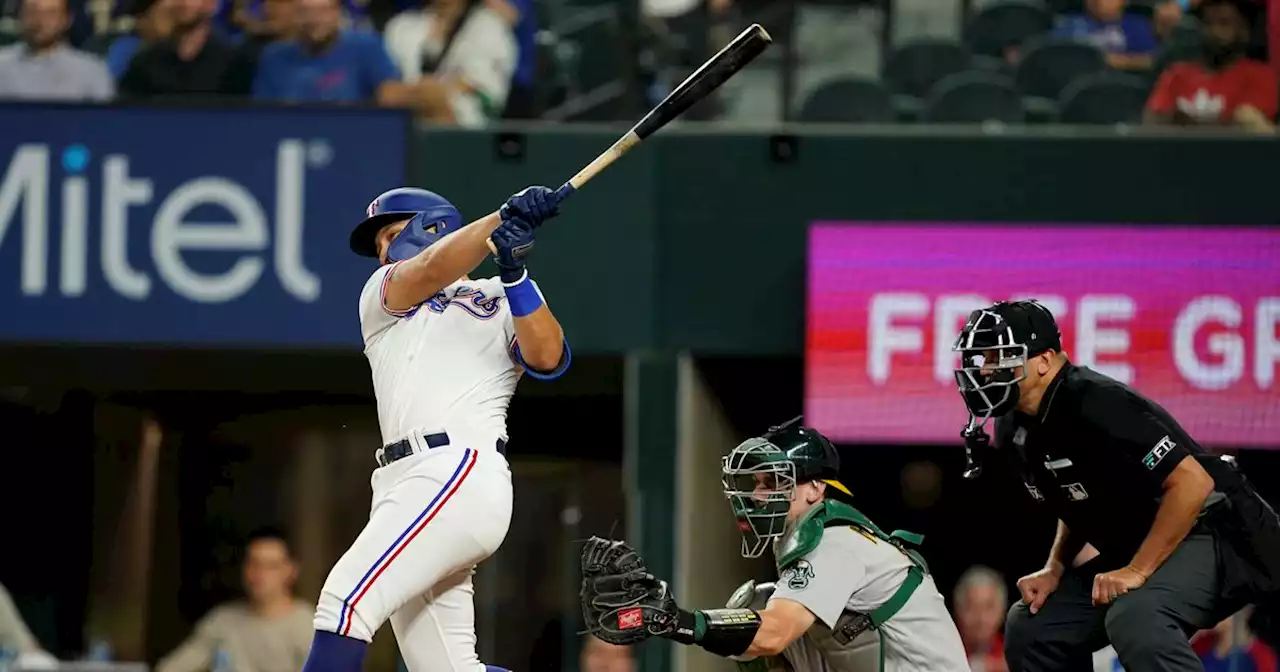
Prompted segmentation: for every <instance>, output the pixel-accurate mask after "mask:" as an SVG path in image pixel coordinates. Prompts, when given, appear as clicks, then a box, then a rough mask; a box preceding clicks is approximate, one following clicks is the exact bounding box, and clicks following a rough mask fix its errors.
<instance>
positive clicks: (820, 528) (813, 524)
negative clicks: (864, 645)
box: [775, 500, 929, 669]
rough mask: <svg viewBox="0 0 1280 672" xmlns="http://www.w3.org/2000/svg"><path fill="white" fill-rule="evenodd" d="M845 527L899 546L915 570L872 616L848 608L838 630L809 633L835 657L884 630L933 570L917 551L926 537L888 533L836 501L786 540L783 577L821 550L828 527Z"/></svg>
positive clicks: (821, 508)
mask: <svg viewBox="0 0 1280 672" xmlns="http://www.w3.org/2000/svg"><path fill="white" fill-rule="evenodd" d="M842 525H849V526H851V527H854V528H856V529H858V530H860V531H862V532H863V533H865V534H868V535H871V536H873V537H875V538H877V539H879V540H881V541H883V542H885V543H887V544H890V545H892V546H894V547H896V548H897V549H898V550H900V551H902V553H903V554H905V555H906V556H907V557H908V558H910V559H911V562H912V565H913V567H912V568H911V569H910V571H908V572H907V578H906V579H905V580H904V581H903V583H902V585H901V586H900V587H899V588H898V590H897V591H896V592H895V593H894V594H893V596H891V597H890V598H889V599H888V601H886V602H885V603H884V604H883V605H881V606H879V607H877V608H876V609H875V610H874V611H872V612H871V613H870V614H863V613H859V612H856V611H853V610H851V609H846V610H845V612H844V614H843V615H842V616H841V617H840V620H838V621H837V622H836V627H835V628H831V629H828V628H826V626H823V625H822V624H820V623H819V624H815V625H814V627H812V628H810V629H809V632H810V633H812V634H813V635H814V636H813V641H814V644H815V645H816V646H818V648H820V649H822V650H824V651H828V652H830V653H831V654H832V655H839V654H840V652H842V651H844V650H845V649H850V648H856V645H857V644H858V643H859V641H861V640H860V638H861V636H862V635H864V634H865V633H866V632H867V631H869V630H874V629H875V628H878V627H880V626H881V625H883V624H884V623H885V622H886V621H888V620H889V619H890V618H892V617H893V615H894V614H896V613H898V610H899V609H901V608H902V605H904V604H906V603H907V600H908V599H910V598H911V594H912V593H914V592H915V590H916V588H917V587H919V586H920V583H921V582H922V581H924V575H925V574H927V573H928V571H929V566H928V565H926V564H925V561H924V557H922V556H921V555H920V553H919V551H917V550H916V547H918V546H919V545H920V543H921V542H922V541H924V537H921V536H920V535H918V534H915V533H913V532H906V531H903V530H895V531H894V532H892V533H886V532H884V531H883V530H881V529H880V528H879V527H878V526H876V524H875V523H873V522H871V519H870V518H867V517H866V516H865V515H863V513H862V512H861V511H859V510H857V509H855V508H853V507H852V506H849V505H848V504H845V503H843V502H838V501H835V500H826V501H824V502H822V503H821V504H819V505H817V506H815V507H813V508H812V509H810V510H809V512H808V513H806V514H805V515H804V517H803V518H801V519H800V520H799V521H798V522H797V523H796V525H795V528H794V530H793V531H792V533H791V534H790V535H788V536H787V537H786V538H785V539H783V540H782V543H781V544H780V545H779V547H778V552H777V553H776V554H775V555H776V557H777V559H778V572H779V574H781V573H782V571H783V570H785V569H787V568H788V567H790V566H791V565H792V564H794V563H796V562H798V561H799V560H800V559H801V558H803V557H805V556H806V555H808V554H809V553H810V552H812V551H813V550H814V549H815V548H817V547H818V544H819V543H821V542H822V534H823V532H824V531H825V530H826V529H827V528H828V527H837V526H842ZM821 630H826V633H822V632H821ZM841 669H850V668H841Z"/></svg>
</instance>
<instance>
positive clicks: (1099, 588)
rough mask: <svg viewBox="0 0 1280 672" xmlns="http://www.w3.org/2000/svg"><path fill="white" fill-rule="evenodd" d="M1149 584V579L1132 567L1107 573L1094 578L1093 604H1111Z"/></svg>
mask: <svg viewBox="0 0 1280 672" xmlns="http://www.w3.org/2000/svg"><path fill="white" fill-rule="evenodd" d="M1146 582H1147V577H1146V576H1144V575H1143V574H1142V573H1140V572H1139V571H1138V570H1136V569H1134V568H1132V567H1121V568H1120V569H1117V570H1114V571H1110V572H1105V573H1103V574H1099V575H1097V576H1095V577H1093V603H1094V604H1095V605H1098V604H1111V603H1112V602H1115V601H1116V598H1118V597H1120V596H1121V595H1124V594H1125V593H1127V592H1129V591H1131V590H1137V589H1139V588H1141V587H1142V584H1144V583H1146Z"/></svg>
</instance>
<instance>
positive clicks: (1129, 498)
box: [996, 362, 1204, 566]
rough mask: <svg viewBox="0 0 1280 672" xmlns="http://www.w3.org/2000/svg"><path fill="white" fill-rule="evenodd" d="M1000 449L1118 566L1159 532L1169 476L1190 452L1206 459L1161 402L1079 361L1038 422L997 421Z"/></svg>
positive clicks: (1075, 533)
mask: <svg viewBox="0 0 1280 672" xmlns="http://www.w3.org/2000/svg"><path fill="white" fill-rule="evenodd" d="M996 445H997V446H998V447H999V448H1000V450H999V452H1000V453H1002V454H1004V455H1006V456H1008V458H1009V459H1012V460H1013V461H1014V464H1015V467H1016V469H1017V471H1018V472H1019V473H1021V474H1022V479H1023V483H1024V484H1025V485H1026V488H1027V492H1028V493H1029V494H1030V495H1031V497H1032V498H1033V499H1035V500H1036V501H1037V502H1039V503H1041V504H1044V505H1047V506H1048V507H1049V508H1050V509H1051V510H1052V511H1053V512H1054V513H1055V514H1056V515H1057V517H1058V518H1059V519H1060V520H1062V522H1064V523H1066V525H1067V528H1068V529H1069V530H1070V531H1071V538H1072V539H1073V540H1079V541H1088V542H1089V543H1091V544H1093V546H1094V548H1097V549H1098V551H1099V552H1100V553H1102V554H1103V556H1105V559H1106V560H1105V561H1109V562H1108V564H1109V563H1111V562H1114V563H1116V566H1122V565H1123V564H1124V563H1127V562H1129V560H1131V559H1132V558H1133V555H1134V553H1136V552H1137V550H1138V547H1139V546H1140V545H1142V540H1143V539H1145V538H1146V536H1147V532H1149V531H1150V530H1151V523H1152V521H1153V520H1154V519H1155V514H1156V510H1157V509H1158V508H1159V506H1160V499H1161V497H1162V496H1163V493H1164V490H1163V485H1164V480H1165V477H1167V476H1168V475H1169V473H1170V472H1172V471H1173V468H1174V467H1175V466H1177V464H1178V462H1179V461H1181V460H1182V458H1184V457H1186V456H1187V455H1202V454H1204V450H1203V449H1202V448H1200V446H1199V445H1197V444H1196V442H1195V441H1193V440H1192V439H1191V437H1190V436H1188V435H1187V433H1186V432H1185V431H1183V429H1182V427H1180V426H1178V423H1177V422H1175V421H1174V419H1173V418H1172V417H1170V416H1169V414H1168V413H1167V412H1166V411H1165V410H1164V409H1163V408H1161V407H1160V406H1159V405H1157V404H1156V403H1155V402H1153V401H1151V400H1150V399H1147V398H1146V397H1144V396H1142V395H1140V394H1138V393H1137V392H1135V391H1133V390H1132V389H1130V388H1129V387H1128V386H1126V385H1124V384H1123V383H1120V382H1119V381H1116V380H1113V379H1111V378H1108V377H1106V376H1104V375H1102V374H1100V373H1098V372H1097V371H1093V370H1092V369H1088V368H1086V367H1081V366H1075V365H1074V364H1071V363H1070V362H1068V363H1067V364H1066V365H1065V366H1064V367H1063V368H1062V369H1061V370H1060V371H1059V372H1058V374H1057V376H1056V377H1055V378H1054V380H1053V381H1052V382H1051V383H1050V384H1049V387H1048V389H1046V390H1045V393H1044V397H1043V398H1041V400H1040V410H1039V413H1037V414H1036V416H1035V417H1031V416H1028V415H1024V414H1023V413H1021V412H1019V411H1014V412H1012V413H1009V414H1008V415H1006V416H1004V417H1002V418H1000V419H999V420H997V422H996Z"/></svg>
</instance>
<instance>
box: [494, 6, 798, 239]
mask: <svg viewBox="0 0 1280 672" xmlns="http://www.w3.org/2000/svg"><path fill="white" fill-rule="evenodd" d="M772 42H773V38H772V37H770V36H769V32H768V31H766V30H765V29H764V27H763V26H761V25H760V24H758V23H753V24H751V25H750V26H748V27H747V29H746V30H743V31H742V32H741V33H739V34H738V36H737V37H735V38H733V41H732V42H730V43H729V44H727V45H725V47H724V48H723V49H721V50H720V51H719V52H718V53H717V54H716V55H715V56H712V57H711V58H710V59H708V60H707V62H706V63H703V64H702V66H701V67H699V68H698V69H697V70H695V71H694V72H693V74H692V75H689V76H688V77H687V78H686V79H685V80H684V81H683V82H681V83H680V86H677V87H676V88H675V90H674V91H672V92H671V93H669V94H667V97H666V98H663V99H662V102H660V103H658V104H657V105H655V106H654V108H653V109H652V110H649V113H648V114H646V115H644V118H643V119H641V120H640V121H639V122H638V123H636V125H635V126H632V127H631V130H629V131H627V133H626V134H625V135H623V136H622V137H620V138H618V140H617V141H616V142H614V143H613V144H612V145H610V146H609V148H608V149H606V150H604V151H603V152H601V153H600V155H599V156H597V157H596V158H595V159H594V160H592V161H591V163H588V164H587V165H586V166H585V167H583V169H582V170H579V171H578V173H577V174H576V175H574V176H573V177H571V178H569V181H568V182H565V183H564V184H563V185H561V186H560V188H559V189H557V190H556V196H557V197H558V198H559V199H560V201H561V202H564V200H565V199H566V198H568V197H570V196H572V195H573V193H574V192H575V191H577V190H578V189H581V188H582V185H584V184H586V183H587V182H589V181H591V178H593V177H595V176H596V175H599V174H600V173H601V172H602V171H604V169H605V168H608V167H609V166H611V165H613V162H614V161H617V160H618V159H619V158H620V157H621V156H622V155H623V154H626V153H627V152H628V151H629V150H630V149H631V148H632V147H635V146H636V145H638V144H640V141H641V140H644V139H645V138H647V137H649V136H650V135H653V134H654V133H655V132H657V131H658V129H660V128H662V127H663V126H666V125H667V124H668V123H670V122H671V121H672V120H673V119H675V118H677V117H679V116H680V115H681V114H684V112H685V111H686V110H688V109H689V108H690V107H693V105H694V104H695V103H697V102H698V101H700V100H702V99H703V98H706V97H707V95H709V94H710V93H711V92H712V91H715V90H716V89H717V88H719V87H720V85H721V84H724V83H725V81H726V80H728V79H729V78H730V77H732V76H733V75H735V74H736V73H737V72H738V71H739V70H742V68H744V67H745V66H746V65H747V64H748V63H750V62H751V61H753V60H755V58H756V57H757V56H759V55H760V54H762V53H764V50H765V49H767V48H768V47H769V45H770V44H771V43H772ZM489 249H491V250H493V251H494V252H495V253H496V252H497V250H496V249H495V248H494V246H493V241H492V240H490V241H489Z"/></svg>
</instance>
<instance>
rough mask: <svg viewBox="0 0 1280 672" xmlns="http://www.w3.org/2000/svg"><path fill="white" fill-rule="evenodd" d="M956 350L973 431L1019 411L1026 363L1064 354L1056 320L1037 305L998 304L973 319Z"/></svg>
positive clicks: (958, 374)
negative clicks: (1046, 353) (1043, 355)
mask: <svg viewBox="0 0 1280 672" xmlns="http://www.w3.org/2000/svg"><path fill="white" fill-rule="evenodd" d="M952 349H953V350H954V351H956V352H958V353H960V366H959V368H957V369H956V370H955V377H956V385H957V386H958V388H959V390H960V396H961V397H963V398H964V403H965V406H966V407H968V409H969V414H970V416H971V425H976V426H981V425H983V424H985V423H986V421H987V420H989V419H991V418H997V417H1000V416H1002V415H1005V414H1006V413H1008V412H1010V411H1012V410H1013V409H1015V408H1017V406H1018V396H1019V394H1020V391H1019V388H1018V383H1020V382H1022V380H1023V379H1024V378H1026V366H1027V360H1028V359H1030V358H1031V357H1033V356H1035V355H1037V354H1039V353H1041V352H1044V351H1045V350H1049V349H1054V350H1061V349H1062V338H1061V336H1060V335H1059V332H1058V325H1057V323H1056V322H1055V321H1054V319H1053V315H1052V314H1050V313H1049V311H1048V309H1046V308H1045V307H1044V306H1041V305H1040V304H1039V303H1036V302H1035V301H1016V302H1011V303H1006V302H999V303H996V304H993V305H991V306H989V307H987V308H982V309H979V310H975V311H973V312H972V313H970V314H969V319H968V320H967V321H966V322H965V325H964V329H962V330H961V331H960V335H959V336H958V337H957V338H956V342H955V345H954V347H953V348H952Z"/></svg>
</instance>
